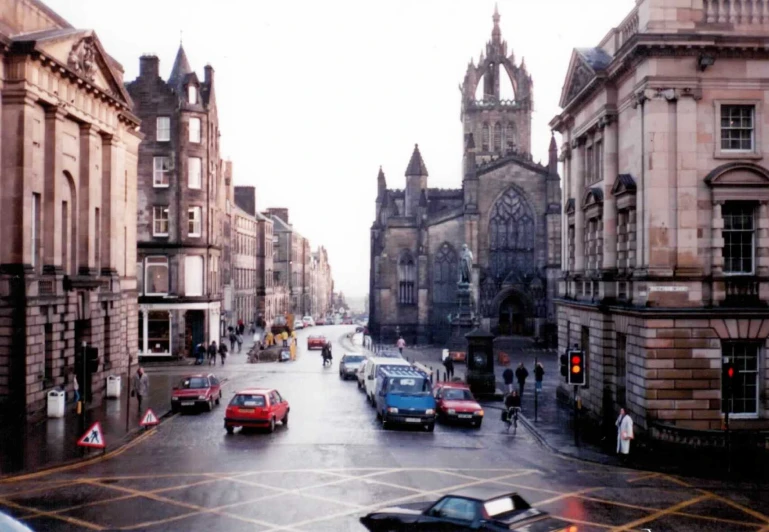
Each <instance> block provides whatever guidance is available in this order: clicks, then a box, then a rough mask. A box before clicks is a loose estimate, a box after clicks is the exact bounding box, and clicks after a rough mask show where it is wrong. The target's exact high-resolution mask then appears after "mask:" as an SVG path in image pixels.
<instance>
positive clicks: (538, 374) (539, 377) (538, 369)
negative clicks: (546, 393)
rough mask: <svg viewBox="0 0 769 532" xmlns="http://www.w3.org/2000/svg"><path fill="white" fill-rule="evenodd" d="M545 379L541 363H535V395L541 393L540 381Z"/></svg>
mask: <svg viewBox="0 0 769 532" xmlns="http://www.w3.org/2000/svg"><path fill="white" fill-rule="evenodd" d="M544 377H545V368H544V367H543V366H542V362H537V365H536V366H534V385H535V388H534V389H535V390H536V393H539V392H541V391H542V379H543V378H544Z"/></svg>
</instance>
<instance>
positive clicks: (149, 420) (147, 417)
mask: <svg viewBox="0 0 769 532" xmlns="http://www.w3.org/2000/svg"><path fill="white" fill-rule="evenodd" d="M158 423H160V421H158V416H156V415H155V412H153V411H152V409H151V408H148V409H147V411H146V412H145V413H144V417H143V418H142V422H141V423H139V425H141V426H142V427H149V426H150V425H157V424H158Z"/></svg>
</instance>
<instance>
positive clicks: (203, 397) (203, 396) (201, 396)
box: [198, 395, 206, 399]
mask: <svg viewBox="0 0 769 532" xmlns="http://www.w3.org/2000/svg"><path fill="white" fill-rule="evenodd" d="M205 398H206V396H205V395H198V399H205Z"/></svg>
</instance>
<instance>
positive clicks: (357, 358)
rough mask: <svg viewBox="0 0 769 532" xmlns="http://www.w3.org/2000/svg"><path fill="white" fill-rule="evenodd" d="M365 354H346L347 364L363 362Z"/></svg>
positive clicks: (345, 360)
mask: <svg viewBox="0 0 769 532" xmlns="http://www.w3.org/2000/svg"><path fill="white" fill-rule="evenodd" d="M363 358H364V357H363V355H345V357H344V362H345V364H355V363H361V362H363Z"/></svg>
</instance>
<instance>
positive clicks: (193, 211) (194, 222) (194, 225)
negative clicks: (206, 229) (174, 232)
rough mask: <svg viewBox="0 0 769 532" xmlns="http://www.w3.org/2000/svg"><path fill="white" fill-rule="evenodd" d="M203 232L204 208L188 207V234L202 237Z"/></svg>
mask: <svg viewBox="0 0 769 532" xmlns="http://www.w3.org/2000/svg"><path fill="white" fill-rule="evenodd" d="M191 215H192V216H191ZM195 229H197V230H195ZM202 232H203V208H202V207H198V206H194V207H190V208H189V209H187V236H189V237H200V236H201V234H202Z"/></svg>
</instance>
